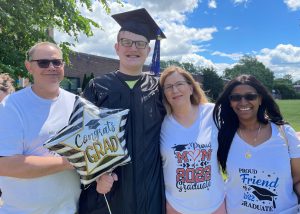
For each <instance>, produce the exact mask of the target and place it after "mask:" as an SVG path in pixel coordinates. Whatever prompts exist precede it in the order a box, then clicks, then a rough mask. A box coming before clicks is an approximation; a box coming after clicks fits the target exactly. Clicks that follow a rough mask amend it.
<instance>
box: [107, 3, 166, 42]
mask: <svg viewBox="0 0 300 214" xmlns="http://www.w3.org/2000/svg"><path fill="white" fill-rule="evenodd" d="M112 17H113V18H114V19H115V20H116V22H118V24H119V25H120V26H121V29H120V31H129V32H132V33H135V34H139V35H142V36H144V37H146V38H147V39H148V41H150V40H156V39H158V37H159V38H160V39H164V38H166V36H165V34H164V33H163V32H162V31H161V29H160V28H159V27H158V25H157V24H156V22H155V21H154V20H153V18H152V17H151V16H150V14H149V13H148V12H147V10H146V9H145V8H141V9H138V10H132V11H128V12H125V13H118V14H114V15H112Z"/></svg>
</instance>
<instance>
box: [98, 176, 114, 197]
mask: <svg viewBox="0 0 300 214" xmlns="http://www.w3.org/2000/svg"><path fill="white" fill-rule="evenodd" d="M117 180H118V176H117V174H115V173H105V174H103V175H101V176H100V177H99V178H98V179H97V180H96V181H97V187H96V190H97V192H98V193H101V194H106V193H108V192H109V191H110V190H111V188H112V186H113V184H114V182H115V181H117Z"/></svg>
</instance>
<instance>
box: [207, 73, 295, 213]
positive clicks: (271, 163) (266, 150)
mask: <svg viewBox="0 0 300 214" xmlns="http://www.w3.org/2000/svg"><path fill="white" fill-rule="evenodd" d="M213 117H214V121H215V123H216V125H217V127H218V129H219V133H218V141H219V149H218V160H219V162H220V165H221V167H222V170H223V171H224V172H226V173H227V183H226V208H227V212H228V213H229V214H240V213H243V214H248V213H251V214H255V213H291V214H292V213H297V195H296V193H297V194H299V193H300V141H299V139H298V138H297V136H296V133H295V131H294V130H293V128H292V127H291V126H289V125H288V124H286V123H285V122H284V120H283V118H282V115H281V113H280V110H279V107H278V105H277V104H276V102H275V101H274V99H273V97H272V95H271V94H270V93H269V92H268V91H267V89H266V88H265V87H264V86H263V85H262V84H261V82H259V81H258V80H257V79H256V78H255V77H253V76H251V75H241V76H238V77H236V78H234V79H233V80H231V81H230V82H229V83H228V84H227V85H226V86H225V89H224V91H223V93H222V94H221V95H220V97H219V99H218V100H217V101H216V104H215V108H214V112H213ZM293 187H294V190H295V191H294V190H293Z"/></svg>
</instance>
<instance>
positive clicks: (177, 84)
mask: <svg viewBox="0 0 300 214" xmlns="http://www.w3.org/2000/svg"><path fill="white" fill-rule="evenodd" d="M187 84H188V82H187V81H184V80H183V81H178V82H175V83H174V84H167V85H165V86H164V87H163V89H164V91H165V92H170V91H172V90H173V87H175V88H176V89H177V90H182V89H183V88H184V86H186V85H187Z"/></svg>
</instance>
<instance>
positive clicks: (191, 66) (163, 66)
mask: <svg viewBox="0 0 300 214" xmlns="http://www.w3.org/2000/svg"><path fill="white" fill-rule="evenodd" d="M172 65H173V66H178V67H181V68H183V69H184V70H186V71H188V72H190V73H191V74H197V73H200V70H201V69H200V67H198V66H195V65H194V64H193V63H190V62H183V63H180V62H178V61H176V60H168V61H163V60H162V61H161V62H160V69H161V70H164V69H166V68H167V67H169V66H172Z"/></svg>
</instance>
